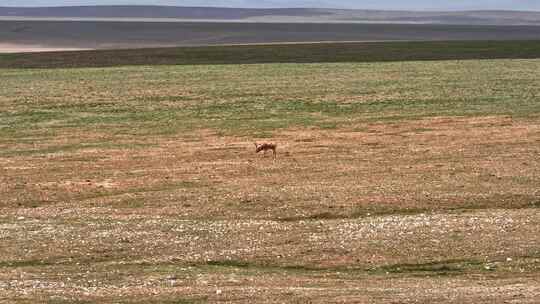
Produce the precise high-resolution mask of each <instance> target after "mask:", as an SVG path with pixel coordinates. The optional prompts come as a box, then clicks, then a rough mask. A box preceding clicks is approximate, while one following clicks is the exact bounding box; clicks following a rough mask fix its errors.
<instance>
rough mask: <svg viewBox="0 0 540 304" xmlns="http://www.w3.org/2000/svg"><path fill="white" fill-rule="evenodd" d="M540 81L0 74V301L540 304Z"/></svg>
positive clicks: (308, 69) (337, 67)
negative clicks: (262, 145) (264, 145)
mask: <svg viewBox="0 0 540 304" xmlns="http://www.w3.org/2000/svg"><path fill="white" fill-rule="evenodd" d="M539 71H540V60H538V59H527V60H517V59H516V60H508V59H497V60H462V61H457V60H450V61H409V62H390V63H311V64H298V63H272V64H250V65H197V66H195V65H181V66H175V65H162V66H124V67H107V68H73V69H59V68H57V69H2V70H0V198H1V199H0V244H1V245H0V302H2V303H37V302H43V303H204V302H238V303H255V302H257V303H274V302H290V303H343V302H355V303H537V301H538V299H539V298H540V239H539V234H540V224H539V223H540V212H539V209H538V208H539V207H540V90H539V88H540V72H539ZM254 141H257V142H264V141H271V142H276V143H278V145H279V147H278V157H277V159H276V160H273V159H272V158H271V157H264V156H262V155H255V153H254V149H255V148H254V146H253V142H254Z"/></svg>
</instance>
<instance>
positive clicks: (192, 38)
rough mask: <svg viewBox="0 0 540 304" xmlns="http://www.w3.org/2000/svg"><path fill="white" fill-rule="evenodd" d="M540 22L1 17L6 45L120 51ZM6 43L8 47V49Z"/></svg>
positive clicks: (491, 34)
mask: <svg viewBox="0 0 540 304" xmlns="http://www.w3.org/2000/svg"><path fill="white" fill-rule="evenodd" d="M539 38H540V27H537V26H480V25H479V26H475V25H419V24H409V25H401V24H301V23H253V24H246V23H235V22H233V23H211V22H152V23H149V22H110V21H0V52H1V51H2V44H4V45H6V46H8V47H9V46H11V47H14V46H20V47H21V48H26V49H28V48H31V47H32V46H34V47H36V48H37V49H39V48H56V49H61V48H67V49H73V48H75V49H118V48H156V47H173V46H200V45H223V44H254V43H284V42H295V43H296V42H321V41H330V42H333V41H361V42H369V41H441V40H481V41H486V40H538V39H539ZM8 47H6V48H5V50H4V51H7V50H9V48H8Z"/></svg>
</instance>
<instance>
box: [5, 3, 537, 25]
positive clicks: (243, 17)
mask: <svg viewBox="0 0 540 304" xmlns="http://www.w3.org/2000/svg"><path fill="white" fill-rule="evenodd" d="M0 16H4V17H11V18H90V19H92V18H111V19H115V18H121V19H123V18H128V19H129V18H144V19H146V20H147V21H152V20H153V19H154V21H155V20H159V19H168V20H169V21H172V20H174V19H177V20H199V21H200V20H207V21H211V20H228V21H238V22H247V21H252V22H254V21H257V22H289V23H290V22H295V21H296V22H315V23H330V22H342V23H354V22H363V23H369V22H375V23H401V24H403V23H419V24H461V25H540V12H535V11H384V10H359V9H322V8H272V9H250V8H219V7H170V6H70V7H33V8H32V7H0Z"/></svg>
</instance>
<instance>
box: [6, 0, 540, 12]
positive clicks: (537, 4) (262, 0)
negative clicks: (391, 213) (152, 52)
mask: <svg viewBox="0 0 540 304" xmlns="http://www.w3.org/2000/svg"><path fill="white" fill-rule="evenodd" d="M93 5H169V6H202V7H234V8H296V7H306V8H342V9H376V10H415V11H437V10H438V11H459V10H520V11H540V1H534V0H518V1H508V0H479V1H475V2H474V3H471V2H470V1H465V0H456V1H437V2H434V1H427V0H411V1H409V2H407V3H403V1H400V0H399V1H398V0H379V1H362V2H361V3H359V1H353V0H337V1H328V0H290V1H284V0H229V1H224V0H184V1H179V0H157V1H148V0H77V1H67V0H27V1H20V0H3V1H0V6H8V7H9V6H13V7H48V6H93Z"/></svg>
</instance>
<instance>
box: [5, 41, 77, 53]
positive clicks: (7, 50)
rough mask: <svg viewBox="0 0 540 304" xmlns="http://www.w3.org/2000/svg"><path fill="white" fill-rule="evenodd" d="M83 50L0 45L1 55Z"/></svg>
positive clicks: (27, 45) (10, 44) (26, 45)
mask: <svg viewBox="0 0 540 304" xmlns="http://www.w3.org/2000/svg"><path fill="white" fill-rule="evenodd" d="M80 50H85V49H83V48H69V47H47V46H43V45H34V44H32V45H29V44H13V43H0V53H4V54H5V53H37V52H55V51H80Z"/></svg>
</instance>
